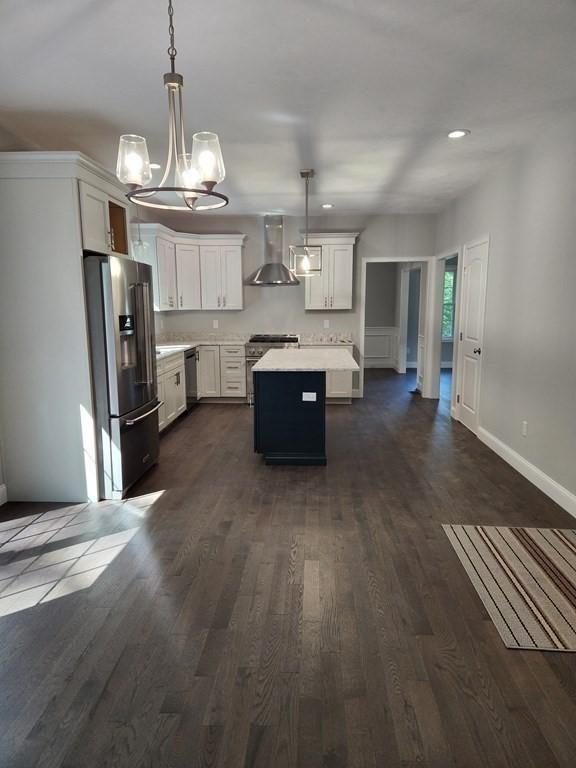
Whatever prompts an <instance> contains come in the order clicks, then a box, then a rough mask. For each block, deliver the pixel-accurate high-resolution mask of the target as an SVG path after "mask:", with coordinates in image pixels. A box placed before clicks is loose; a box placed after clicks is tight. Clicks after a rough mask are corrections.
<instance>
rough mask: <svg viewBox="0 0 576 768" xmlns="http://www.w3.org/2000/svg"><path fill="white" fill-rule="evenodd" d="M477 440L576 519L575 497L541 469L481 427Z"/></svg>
mask: <svg viewBox="0 0 576 768" xmlns="http://www.w3.org/2000/svg"><path fill="white" fill-rule="evenodd" d="M478 438H479V439H480V440H481V441H482V442H483V443H485V445H487V446H488V447H489V448H491V449H492V450H493V451H494V452H495V453H497V454H498V456H500V458H502V459H504V461H506V462H507V463H508V464H510V465H511V466H512V467H514V469H516V470H517V471H518V472H520V474H521V475H523V476H524V477H525V478H526V479H527V480H529V481H530V482H531V483H533V485H535V486H536V487H537V488H539V489H540V490H541V491H542V492H543V493H545V494H546V496H549V497H550V498H551V499H552V500H553V501H555V502H556V504H558V505H559V506H561V507H562V509H565V510H566V512H569V513H570V514H571V515H573V516H574V517H576V495H574V494H573V493H572V492H571V491H569V490H568V489H567V488H564V486H563V485H560V483H557V482H556V480H553V479H552V478H551V477H550V476H549V475H547V474H546V473H545V472H543V471H542V470H541V469H539V468H538V467H536V466H535V465H534V464H531V463H530V462H529V461H528V460H527V459H525V458H524V457H523V456H520V454H519V453H517V452H516V451H515V450H514V449H513V448H510V446H509V445H506V443H503V442H502V441H501V440H499V439H498V438H497V437H495V436H494V435H493V434H492V433H491V432H488V431H487V430H486V429H484V428H483V427H480V428H479V429H478Z"/></svg>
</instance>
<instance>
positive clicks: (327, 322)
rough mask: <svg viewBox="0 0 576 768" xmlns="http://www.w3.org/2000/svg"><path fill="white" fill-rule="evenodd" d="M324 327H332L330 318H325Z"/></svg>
mask: <svg viewBox="0 0 576 768" xmlns="http://www.w3.org/2000/svg"><path fill="white" fill-rule="evenodd" d="M324 328H330V320H324Z"/></svg>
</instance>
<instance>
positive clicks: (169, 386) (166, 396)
mask: <svg viewBox="0 0 576 768" xmlns="http://www.w3.org/2000/svg"><path fill="white" fill-rule="evenodd" d="M185 375H186V374H185V370H184V355H183V354H182V353H178V354H177V355H171V356H170V357H168V358H165V359H164V360H161V361H159V362H158V370H157V376H158V380H157V384H158V399H159V400H160V401H163V403H164V405H162V406H161V408H160V409H159V411H158V428H159V430H160V431H162V430H163V429H164V428H165V427H167V426H168V424H171V423H172V422H173V421H174V419H177V418H178V416H180V415H181V414H182V413H184V411H185V410H186V380H185Z"/></svg>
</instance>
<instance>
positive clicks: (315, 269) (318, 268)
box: [289, 168, 322, 277]
mask: <svg viewBox="0 0 576 768" xmlns="http://www.w3.org/2000/svg"><path fill="white" fill-rule="evenodd" d="M300 178H302V179H304V194H305V200H306V202H305V225H304V245H291V246H290V249H289V251H290V271H291V272H292V273H293V274H294V275H296V276H297V277H314V276H315V275H321V274H322V248H320V247H315V248H310V247H309V245H308V194H309V186H310V179H313V178H314V170H313V169H312V168H309V169H304V170H301V171H300Z"/></svg>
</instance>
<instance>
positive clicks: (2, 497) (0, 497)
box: [0, 483, 8, 507]
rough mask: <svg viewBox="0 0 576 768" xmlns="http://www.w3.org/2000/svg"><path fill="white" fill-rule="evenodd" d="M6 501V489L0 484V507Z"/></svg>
mask: <svg viewBox="0 0 576 768" xmlns="http://www.w3.org/2000/svg"><path fill="white" fill-rule="evenodd" d="M7 501H8V489H7V488H6V486H5V484H4V483H0V507H1V506H2V504H6V502H7Z"/></svg>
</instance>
